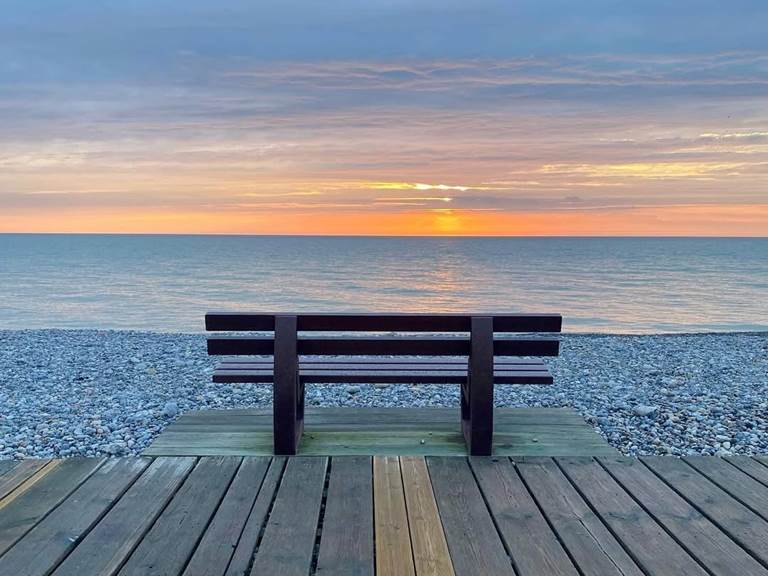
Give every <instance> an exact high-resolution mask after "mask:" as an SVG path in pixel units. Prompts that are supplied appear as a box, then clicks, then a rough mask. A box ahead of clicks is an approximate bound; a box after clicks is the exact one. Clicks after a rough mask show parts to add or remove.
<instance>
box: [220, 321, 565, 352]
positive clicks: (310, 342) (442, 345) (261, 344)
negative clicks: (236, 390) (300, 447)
mask: <svg viewBox="0 0 768 576" xmlns="http://www.w3.org/2000/svg"><path fill="white" fill-rule="evenodd" d="M205 328H206V330H208V331H214V332H220V331H229V332H251V331H253V332H273V334H272V335H267V336H262V335H259V336H211V337H209V338H208V353H209V354H211V355H221V356H229V355H233V356H236V355H253V356H271V355H273V354H274V350H275V339H276V336H277V334H278V333H280V334H283V335H284V336H287V337H288V338H290V339H295V341H296V349H297V353H298V354H300V355H307V356H326V355H332V356H336V355H338V356H357V355H362V356H470V354H471V352H472V350H473V342H474V343H475V346H477V343H478V342H480V341H484V342H487V343H490V342H492V354H493V355H494V356H557V354H558V352H559V341H558V340H557V339H556V338H543V337H535V338H531V337H518V338H509V337H503V338H497V337H496V336H497V335H501V334H505V335H506V334H510V333H526V334H527V333H534V332H560V331H561V328H562V317H561V316H560V315H559V314H450V313H449V314H419V313H415V314H367V313H366V314H338V313H328V314H316V313H307V314H282V313H278V314H275V313H272V314H263V313H257V314H251V313H244V312H209V313H208V314H206V315H205ZM300 332H310V333H311V332H334V333H342V334H343V333H358V334H359V333H366V332H388V333H391V332H406V333H407V332H421V333H431V335H429V336H427V335H424V334H400V335H397V336H373V335H369V336H367V337H365V336H360V335H358V336H348V335H346V334H344V335H333V336H317V335H314V336H313V335H306V334H299V333H300ZM439 333H449V334H450V333H466V334H469V337H468V338H467V337H457V336H455V335H447V336H445V335H436V334H439Z"/></svg>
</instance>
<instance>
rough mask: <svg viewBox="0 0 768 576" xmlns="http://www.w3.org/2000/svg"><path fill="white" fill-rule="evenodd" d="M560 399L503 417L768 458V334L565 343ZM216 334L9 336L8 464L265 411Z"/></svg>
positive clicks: (364, 392) (418, 392) (322, 400)
mask: <svg viewBox="0 0 768 576" xmlns="http://www.w3.org/2000/svg"><path fill="white" fill-rule="evenodd" d="M561 340H562V352H561V356H559V357H557V358H552V359H547V360H546V361H547V362H548V363H549V364H550V366H551V367H552V370H553V373H554V376H555V384H554V385H552V386H499V387H497V393H496V405H497V406H544V407H557V406H569V407H572V408H575V409H576V410H577V411H578V412H579V413H580V414H581V415H582V416H583V417H584V418H585V419H586V420H587V421H588V422H589V423H590V424H591V425H593V426H594V427H595V429H596V430H597V432H599V433H600V434H602V435H603V436H604V437H605V438H606V439H607V440H608V442H609V443H610V444H611V445H612V446H614V447H616V448H617V449H618V450H620V451H621V452H622V453H624V454H626V455H633V456H635V455H650V454H672V455H678V456H680V455H689V454H717V455H721V456H725V455H731V454H764V453H768V400H767V399H768V332H699V333H662V334H608V333H579V332H576V333H573V332H571V333H568V332H566V333H563V334H562V335H561ZM215 362H216V359H215V358H210V357H208V356H207V354H206V350H205V334H204V333H202V332H200V333H182V332H150V331H138V330H98V329H63V328H50V329H24V330H0V366H2V368H3V372H2V373H1V374H0V406H2V410H0V459H8V458H25V457H45V458H51V457H68V456H96V455H108V456H109V455H113V456H115V455H129V454H138V453H140V452H141V451H142V450H143V449H144V448H145V447H146V446H147V445H148V444H149V443H150V442H151V440H152V439H153V438H154V437H155V436H156V435H157V434H158V433H159V432H160V431H161V430H162V429H163V428H165V426H167V425H168V424H169V423H170V422H172V421H173V420H174V419H175V418H176V417H177V416H178V414H180V413H182V412H185V411H188V410H195V409H206V408H209V409H214V408H218V409H226V408H236V407H237V408H246V407H268V406H270V405H271V388H270V386H269V385H263V384H261V385H256V384H251V385H225V384H213V383H212V382H210V373H211V371H212V369H213V365H214V364H215ZM307 404H308V405H311V406H341V405H345V406H413V405H415V406H456V405H457V404H458V388H457V387H447V386H434V385H420V386H410V385H386V386H381V385H378V386H376V385H330V386H329V385H315V386H307Z"/></svg>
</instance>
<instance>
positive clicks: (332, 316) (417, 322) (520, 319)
mask: <svg viewBox="0 0 768 576" xmlns="http://www.w3.org/2000/svg"><path fill="white" fill-rule="evenodd" d="M276 315H279V314H250V313H247V312H209V313H208V314H206V315H205V329H206V330H208V331H212V332H216V331H218V332H224V331H230V332H236V331H263V332H271V331H273V330H274V329H275V316H276ZM472 316H473V315H472V314H450V313H449V314H392V313H388V314H339V313H327V314H318V313H307V314H297V315H296V320H297V329H298V331H299V332H469V331H470V323H471V317H472ZM475 316H491V317H492V318H493V331H494V332H495V333H498V332H560V330H561V328H562V317H561V316H560V315H559V314H476V315H475Z"/></svg>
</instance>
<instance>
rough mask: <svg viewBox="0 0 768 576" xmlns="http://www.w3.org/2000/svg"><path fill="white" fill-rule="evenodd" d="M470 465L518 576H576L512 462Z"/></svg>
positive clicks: (484, 461) (481, 461)
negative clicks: (538, 575)
mask: <svg viewBox="0 0 768 576" xmlns="http://www.w3.org/2000/svg"><path fill="white" fill-rule="evenodd" d="M469 462H470V466H471V467H472V469H473V470H474V473H475V477H476V478H477V482H478V485H479V486H480V490H481V491H482V492H483V495H484V497H485V501H486V503H487V505H488V508H489V509H490V511H491V514H492V515H493V517H494V520H495V523H496V528H497V530H498V531H499V533H500V534H501V537H502V539H503V540H504V544H505V546H506V548H507V550H508V551H509V555H510V556H511V557H512V562H513V563H514V565H515V569H516V570H517V572H518V574H520V575H522V576H528V575H535V574H549V575H551V576H560V575H563V576H578V572H577V570H576V568H575V567H574V566H573V563H572V562H571V560H570V558H568V555H567V554H566V552H565V550H563V547H562V546H561V545H560V543H559V542H558V540H557V536H556V535H555V534H554V532H552V529H551V528H550V527H549V525H548V524H547V521H546V519H545V518H544V517H543V516H542V514H541V511H540V510H539V508H538V506H537V505H536V502H535V501H534V499H533V497H532V496H531V495H530V493H529V492H528V490H527V488H526V487H525V484H524V483H523V481H522V480H521V479H520V476H519V475H518V473H517V470H515V468H514V466H513V465H512V462H510V461H509V459H507V458H470V459H469ZM532 542H535V543H536V544H535V545H534V546H532V545H531V543H532Z"/></svg>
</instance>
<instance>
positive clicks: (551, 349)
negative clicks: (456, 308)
mask: <svg viewBox="0 0 768 576" xmlns="http://www.w3.org/2000/svg"><path fill="white" fill-rule="evenodd" d="M205 326H206V330H209V331H237V332H251V331H257V332H273V335H270V336H211V337H209V338H208V353H209V354H211V355H217V356H272V358H273V359H272V361H268V360H255V359H250V360H246V361H243V360H235V361H226V360H225V361H224V362H222V363H221V364H220V365H219V366H218V367H217V369H216V371H215V372H214V381H216V382H272V383H273V390H274V401H273V414H274V420H273V427H274V450H275V454H286V455H290V454H296V450H297V448H298V445H299V441H300V439H301V435H302V432H303V430H304V385H305V384H306V383H307V382H347V383H349V382H370V381H374V382H403V383H426V382H434V383H452V382H457V383H460V384H461V424H462V432H463V434H464V438H465V441H466V443H467V447H468V449H469V453H470V454H472V455H489V454H491V447H492V441H493V386H494V382H496V383H502V384H506V383H514V384H524V383H525V384H551V383H552V376H551V374H550V373H549V371H548V370H547V369H546V366H545V365H544V364H543V363H541V362H528V363H526V362H525V361H520V362H507V363H501V361H499V362H496V361H495V358H498V357H510V356H515V357H517V356H557V355H558V353H559V341H558V340H557V339H556V338H541V337H534V338H531V337H524V338H514V339H513V338H496V337H495V334H498V333H513V332H514V333H531V332H560V331H561V326H562V317H561V316H560V315H557V314H525V315H520V314H494V315H466V314H333V313H329V314H249V313H213V312H211V313H208V314H206V316H205ZM300 332H334V333H344V332H355V333H366V332H419V333H432V335H431V336H423V335H421V334H419V335H398V336H367V337H365V336H363V337H361V336H357V337H348V336H336V335H334V336H323V337H321V336H305V335H303V334H302V335H300ZM457 332H459V333H469V338H466V337H456V336H437V335H435V334H436V333H457ZM301 356H320V357H325V356H334V357H337V356H349V357H355V358H358V357H363V356H365V357H369V356H372V357H375V359H374V360H372V361H371V362H368V363H367V362H366V361H359V362H357V363H352V364H350V363H349V361H347V362H346V363H345V362H344V361H340V360H338V359H331V360H328V359H322V360H311V361H300V357H301ZM388 356H389V357H391V356H394V357H402V356H429V357H440V358H443V357H451V356H453V357H466V358H467V359H468V360H467V362H466V363H463V364H462V363H458V364H457V363H456V362H452V363H442V364H437V363H435V364H428V362H425V361H424V360H420V359H416V360H409V361H408V363H409V364H402V363H401V362H397V361H393V360H392V359H391V358H386V357H388ZM374 363H375V364H374ZM390 364H391V365H392V367H393V369H387V367H388V366H389V365H390ZM302 365H306V366H312V367H313V368H310V369H307V370H304V369H302ZM433 365H434V369H432V366H433ZM355 366H361V367H362V368H360V369H355ZM367 366H380V367H381V368H380V369H379V368H377V369H375V370H374V369H367V368H366V367H367ZM425 366H426V368H425ZM496 367H498V370H497V369H496ZM396 368H405V369H400V370H398V369H396ZM454 368H457V369H454Z"/></svg>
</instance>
